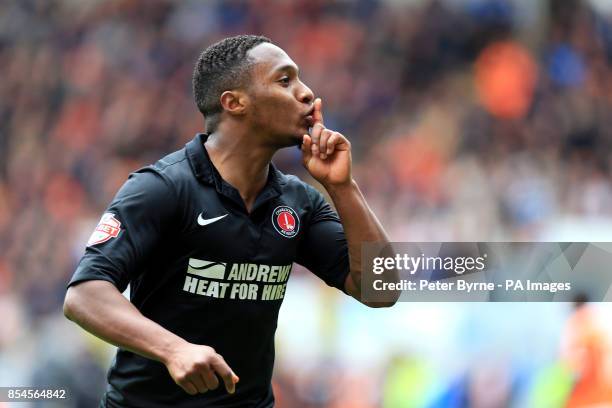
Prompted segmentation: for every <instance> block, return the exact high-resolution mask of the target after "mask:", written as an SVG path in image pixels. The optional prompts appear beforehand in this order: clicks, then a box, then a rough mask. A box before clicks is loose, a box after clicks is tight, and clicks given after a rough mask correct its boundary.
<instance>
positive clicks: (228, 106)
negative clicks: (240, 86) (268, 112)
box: [221, 90, 249, 115]
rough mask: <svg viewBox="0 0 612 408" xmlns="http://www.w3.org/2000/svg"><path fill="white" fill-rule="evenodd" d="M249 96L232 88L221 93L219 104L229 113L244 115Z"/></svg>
mask: <svg viewBox="0 0 612 408" xmlns="http://www.w3.org/2000/svg"><path fill="white" fill-rule="evenodd" d="M248 101H249V97H248V96H247V94H246V93H244V92H241V91H238V90H233V91H225V92H223V93H222V94H221V106H222V107H223V110H224V111H226V112H227V113H229V114H230V115H244V113H245V111H246V107H247V105H248Z"/></svg>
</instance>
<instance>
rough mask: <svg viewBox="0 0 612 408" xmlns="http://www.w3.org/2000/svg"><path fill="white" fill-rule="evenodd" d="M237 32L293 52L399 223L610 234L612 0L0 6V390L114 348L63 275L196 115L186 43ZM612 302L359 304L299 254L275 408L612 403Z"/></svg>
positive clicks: (74, 389)
mask: <svg viewBox="0 0 612 408" xmlns="http://www.w3.org/2000/svg"><path fill="white" fill-rule="evenodd" d="M238 33H257V34H264V35H267V36H269V37H271V38H272V39H273V40H274V41H275V42H276V43H277V44H278V45H280V46H281V47H283V48H284V49H285V50H287V52H288V53H289V54H290V55H291V56H292V58H293V59H294V60H295V61H296V62H297V63H298V65H300V68H301V72H302V74H301V75H302V78H303V80H304V82H305V83H307V84H308V85H309V86H310V87H311V88H312V89H313V90H314V91H315V93H316V94H318V95H319V96H322V97H323V99H324V105H325V111H324V113H325V117H326V124H327V125H328V126H329V127H331V128H334V129H338V130H340V131H342V132H343V133H344V134H345V135H347V136H348V137H349V138H350V139H351V141H352V143H353V146H354V159H355V166H354V169H355V170H354V172H355V178H356V179H357V180H358V182H359V184H360V186H361V188H362V189H363V191H364V193H365V195H366V196H367V199H368V201H369V202H370V204H371V206H372V207H373V208H374V210H375V212H376V213H377V214H378V216H379V218H380V219H381V221H382V222H383V224H384V225H385V226H386V228H387V230H388V232H389V234H390V236H391V238H392V239H393V240H395V241H408V240H414V241H428V240H431V241H441V240H447V241H451V240H482V241H494V240H498V241H502V240H507V241H511V240H542V241H581V240H584V241H597V240H602V241H610V240H611V239H610V238H612V232H611V231H612V183H611V177H612V174H611V170H610V169H611V166H610V165H611V164H612V155H611V154H610V151H611V150H610V145H611V143H612V115H610V112H611V111H610V107H611V103H612V71H611V61H612V2H610V1H607V0H598V1H595V0H592V1H586V0H585V1H575V0H563V1H553V0H551V1H544V0H538V1H536V0H516V1H502V0H446V1H442V0H440V1H427V0H421V1H417V0H411V1H408V0H405V1H401V0H352V1H340V0H337V1H322V0H300V1H280V0H252V1H223V2H220V1H181V2H170V1H157V0H156V1H144V0H142V1H136V0H110V1H93V0H89V1H86V2H79V1H75V0H52V1H31V0H23V1H2V2H1V3H0V67H1V68H0V72H1V74H0V322H1V324H0V386H9V385H21V386H25V385H41V386H56V387H57V386H62V387H68V389H69V392H70V393H71V395H72V396H73V399H72V400H71V402H70V404H68V405H66V404H61V405H57V406H72V407H77V406H78V407H93V406H95V404H96V401H97V399H98V398H99V395H100V394H101V392H102V390H103V387H104V376H105V370H106V369H107V367H108V364H109V359H110V357H111V355H112V351H113V350H112V348H111V347H109V346H107V345H105V344H104V343H102V342H100V341H98V340H97V339H95V338H93V337H92V336H88V335H86V334H85V333H84V332H83V331H81V330H79V329H78V328H77V327H76V326H75V325H73V324H71V323H70V322H68V321H66V320H65V319H64V317H63V316H62V314H61V304H62V300H63V296H64V293H65V289H64V287H65V284H66V282H67V280H68V279H69V277H70V276H71V274H72V272H73V270H74V267H75V263H76V262H77V260H78V259H79V257H80V256H81V254H82V251H83V249H84V248H83V247H84V243H85V241H86V239H87V237H88V235H89V234H90V232H91V230H92V228H93V227H94V226H95V224H96V222H97V220H98V219H99V217H100V214H101V212H102V211H103V209H104V208H105V206H106V205H107V203H108V202H109V201H110V199H111V198H112V196H113V195H114V193H115V191H116V190H117V189H118V187H119V186H120V185H121V184H122V183H123V181H124V180H125V178H126V177H127V175H128V174H129V172H131V171H133V170H135V169H137V168H138V167H140V166H142V165H145V164H148V163H151V162H153V161H155V160H156V159H157V158H159V157H161V156H162V155H164V154H165V153H166V152H169V151H173V150H175V149H178V148H180V147H181V146H182V145H183V144H184V143H185V142H186V141H188V140H189V139H191V138H192V137H193V134H194V133H195V132H197V131H199V130H201V129H202V120H201V117H200V115H199V113H198V112H197V110H196V107H195V105H194V103H193V101H192V96H191V89H190V87H191V85H190V84H191V82H190V78H191V72H192V67H193V64H194V61H195V59H196V58H197V56H198V55H199V53H200V52H201V50H202V49H203V48H204V47H205V46H207V45H209V44H210V43H212V42H214V41H216V40H218V39H220V38H222V37H225V36H228V35H233V34H238ZM275 161H276V163H277V164H278V165H279V167H280V168H281V169H283V170H284V171H286V172H290V173H296V174H299V175H301V176H303V177H306V175H305V174H304V171H303V169H302V168H301V166H300V163H299V152H298V151H297V149H288V150H286V151H283V152H281V153H279V154H278V156H277V157H276V160H275ZM609 313H610V307H609V306H607V305H604V304H600V305H591V306H588V307H586V308H581V309H580V310H574V309H573V307H572V305H570V304H560V303H559V304H519V303H513V304H482V303H472V304H459V303H428V304H411V303H402V304H398V305H397V306H396V307H394V308H393V309H390V310H368V309H366V308H365V307H363V306H360V305H359V304H357V302H354V301H351V300H350V299H347V298H344V297H341V296H339V295H338V294H337V293H335V292H334V291H333V290H330V289H328V288H325V287H322V285H321V284H320V283H319V282H318V281H316V280H315V279H313V278H312V277H311V276H310V274H309V273H307V272H305V271H303V270H299V269H294V274H293V276H292V278H291V281H290V285H289V289H288V293H287V295H286V298H285V304H284V305H283V309H282V311H281V319H280V322H279V328H278V335H277V368H276V376H275V381H274V386H275V388H276V393H277V397H278V400H279V404H278V406H279V407H281V408H283V407H313V408H314V407H321V408H323V407H326V408H331V407H334V408H335V407H338V408H339V407H347V408H370V407H378V406H382V407H391V408H395V407H467V406H471V407H483V408H484V407H509V406H511V407H530V406H531V407H556V406H589V405H588V404H591V403H596V402H598V403H603V402H604V401H606V402H607V403H608V404H612V396H610V395H609V390H610V389H612V386H610V384H606V383H605V381H606V380H609V379H610V378H612V376H611V375H609V374H610V371H608V370H609V369H610V364H609V362H610V357H611V353H610V351H609V350H610V349H609V346H610V344H609V343H610V341H609V339H610V332H611V330H610V326H611V325H612V323H610V319H609ZM604 316H605V317H606V319H604V318H603V317H604ZM606 394H608V395H606ZM5 406H9V405H8V404H4V405H3V404H2V403H0V407H5ZM19 406H20V407H27V406H43V404H39V405H37V404H32V405H28V404H19ZM44 406H53V405H52V404H44Z"/></svg>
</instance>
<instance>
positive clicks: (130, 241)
mask: <svg viewBox="0 0 612 408" xmlns="http://www.w3.org/2000/svg"><path fill="white" fill-rule="evenodd" d="M176 203H177V200H176V198H175V194H174V193H173V190H172V188H171V186H170V185H169V184H168V181H167V180H166V179H164V178H163V176H162V175H161V174H159V173H157V172H156V171H154V170H152V169H151V168H145V169H143V170H139V171H138V172H136V173H132V174H131V175H130V177H129V178H128V180H127V181H126V182H125V184H124V185H123V186H122V187H121V189H119V191H118V192H117V195H116V196H115V198H114V199H113V201H112V202H111V204H110V205H109V207H108V208H107V210H106V211H105V212H104V214H103V215H102V218H101V219H100V222H99V223H98V225H97V226H96V228H95V229H94V231H93V233H92V234H91V237H90V238H89V241H88V242H87V248H86V249H85V254H84V255H83V257H82V258H81V260H80V262H79V264H78V266H77V269H76V271H75V272H74V275H73V276H72V279H71V280H70V282H69V283H68V286H71V285H74V284H77V283H80V282H83V281H86V280H106V281H109V282H111V283H113V284H114V285H115V286H117V288H118V289H119V290H120V291H122V292H123V291H124V290H125V289H126V287H127V285H128V284H129V283H130V281H131V280H132V279H134V278H136V277H137V276H138V275H139V274H140V273H141V268H142V265H143V264H144V262H145V261H146V260H147V258H148V257H150V256H151V254H152V252H153V250H154V248H155V247H156V245H157V244H158V243H159V240H160V237H161V236H163V231H164V230H165V229H166V228H168V225H169V224H170V221H171V219H172V217H173V215H174V213H175V207H176Z"/></svg>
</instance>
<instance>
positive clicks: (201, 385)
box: [64, 280, 238, 395]
mask: <svg viewBox="0 0 612 408" xmlns="http://www.w3.org/2000/svg"><path fill="white" fill-rule="evenodd" d="M64 315H65V316H66V317H67V318H68V319H70V320H72V321H73V322H75V323H77V324H78V325H79V326H81V327H82V328H83V329H85V330H87V331H88V332H90V333H92V334H94V335H96V336H97V337H99V338H101V339H102V340H104V341H107V342H109V343H111V344H113V345H115V346H117V347H121V348H123V349H126V350H129V351H132V352H134V353H136V354H139V355H141V356H144V357H147V358H150V359H153V360H157V361H159V362H161V363H163V364H164V365H165V366H166V367H167V368H168V372H169V373H170V375H171V377H172V379H173V380H174V381H175V382H176V383H177V384H178V385H179V386H181V387H182V388H183V389H184V390H185V391H186V392H187V393H189V394H191V395H195V394H197V393H198V392H200V393H201V392H206V391H208V390H212V389H216V388H217V387H218V385H219V381H218V379H217V376H216V375H215V373H217V374H219V376H220V377H221V378H222V379H223V382H224V383H225V388H226V389H227V392H229V393H230V394H233V393H234V391H235V384H236V382H238V377H237V376H236V375H235V374H234V372H233V371H232V370H231V368H230V367H229V366H228V365H227V363H226V362H225V360H223V357H222V356H221V355H219V354H217V353H216V352H215V350H214V349H213V348H211V347H208V346H203V345H198V344H191V343H189V342H187V341H185V340H184V339H182V338H181V337H179V336H177V335H175V334H174V333H172V332H170V331H168V330H166V329H164V328H163V327H162V326H160V325H159V324H157V323H155V322H154V321H152V320H150V319H148V318H146V317H145V316H143V315H142V314H141V313H140V311H139V310H138V309H136V307H135V306H134V305H133V304H132V303H130V301H128V300H127V299H126V298H125V297H124V296H123V295H122V294H121V293H120V292H119V290H117V288H116V287H115V286H114V285H113V284H112V283H110V282H107V281H103V280H91V281H85V282H81V283H80V284H78V285H75V286H71V287H70V288H68V292H67V293H66V298H65V300H64Z"/></svg>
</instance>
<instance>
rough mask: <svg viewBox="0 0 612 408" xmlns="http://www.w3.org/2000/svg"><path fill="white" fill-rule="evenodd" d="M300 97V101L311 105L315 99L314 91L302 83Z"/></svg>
mask: <svg viewBox="0 0 612 408" xmlns="http://www.w3.org/2000/svg"><path fill="white" fill-rule="evenodd" d="M298 99H299V100H300V102H302V103H305V104H308V105H310V104H311V103H312V102H313V101H314V93H312V91H311V90H310V88H309V87H307V86H306V85H304V84H302V88H301V89H300V93H299V96H298Z"/></svg>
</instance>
